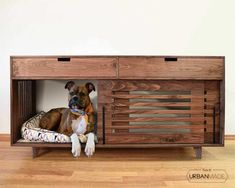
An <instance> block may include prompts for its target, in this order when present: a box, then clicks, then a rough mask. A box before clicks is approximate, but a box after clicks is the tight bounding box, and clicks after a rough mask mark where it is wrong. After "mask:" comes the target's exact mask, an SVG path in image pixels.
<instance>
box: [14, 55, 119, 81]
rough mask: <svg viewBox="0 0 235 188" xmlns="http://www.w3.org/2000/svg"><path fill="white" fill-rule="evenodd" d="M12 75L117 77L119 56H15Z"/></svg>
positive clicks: (30, 76)
mask: <svg viewBox="0 0 235 188" xmlns="http://www.w3.org/2000/svg"><path fill="white" fill-rule="evenodd" d="M12 77H13V78H19V79H20V78H23V79H24V78H25V79H27V78H30V79H37V78H38V79H46V78H49V79H50V78H53V79H56V78H58V79H63V78H72V79H76V78H84V79H88V78H89V79H92V78H94V79H100V78H116V77H117V58H104V57H96V58H86V57H77V58H57V57H50V58H47V57H42V58H13V59H12Z"/></svg>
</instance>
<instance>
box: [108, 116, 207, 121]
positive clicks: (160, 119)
mask: <svg viewBox="0 0 235 188" xmlns="http://www.w3.org/2000/svg"><path fill="white" fill-rule="evenodd" d="M148 121H166V122H174V121H177V122H179V121H181V122H192V121H193V122H202V121H204V116H202V117H195V118H179V117H177V118H173V117H170V118H149V117H144V118H128V119H113V120H112V122H148Z"/></svg>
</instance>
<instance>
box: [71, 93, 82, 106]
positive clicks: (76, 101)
mask: <svg viewBox="0 0 235 188" xmlns="http://www.w3.org/2000/svg"><path fill="white" fill-rule="evenodd" d="M69 108H71V109H81V108H82V107H81V105H80V104H79V99H78V97H77V96H76V95H75V96H73V97H72V98H71V99H70V101H69Z"/></svg>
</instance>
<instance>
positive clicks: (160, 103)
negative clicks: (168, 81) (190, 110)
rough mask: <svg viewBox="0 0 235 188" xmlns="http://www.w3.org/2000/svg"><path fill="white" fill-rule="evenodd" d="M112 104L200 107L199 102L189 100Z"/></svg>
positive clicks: (116, 104) (118, 104)
mask: <svg viewBox="0 0 235 188" xmlns="http://www.w3.org/2000/svg"><path fill="white" fill-rule="evenodd" d="M112 106H120V107H122V106H133V107H134V106H135V107H140V106H151V107H159V106H165V107H177V106H179V107H180V106H181V107H182V106H184V107H188V106H198V107H200V106H201V105H200V104H196V103H191V102H155V103H150V102H126V103H113V104H112Z"/></svg>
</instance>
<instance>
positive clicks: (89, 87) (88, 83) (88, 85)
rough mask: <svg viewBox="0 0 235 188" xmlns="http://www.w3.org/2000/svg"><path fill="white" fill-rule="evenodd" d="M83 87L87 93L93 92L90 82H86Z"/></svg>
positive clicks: (93, 88)
mask: <svg viewBox="0 0 235 188" xmlns="http://www.w3.org/2000/svg"><path fill="white" fill-rule="evenodd" d="M85 87H86V88H87V91H88V93H90V92H92V91H95V86H94V84H92V83H91V82H87V83H86V85H85Z"/></svg>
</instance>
